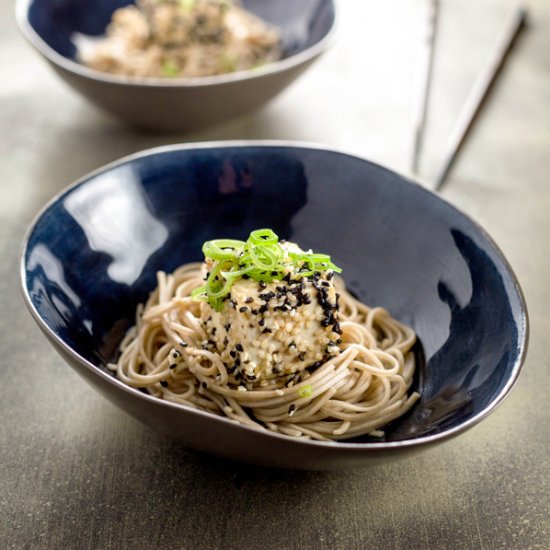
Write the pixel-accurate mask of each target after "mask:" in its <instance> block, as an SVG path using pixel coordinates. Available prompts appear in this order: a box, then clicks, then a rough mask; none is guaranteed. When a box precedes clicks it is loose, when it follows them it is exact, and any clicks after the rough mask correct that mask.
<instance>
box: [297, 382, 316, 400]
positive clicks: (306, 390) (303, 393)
mask: <svg viewBox="0 0 550 550" xmlns="http://www.w3.org/2000/svg"><path fill="white" fill-rule="evenodd" d="M312 393H313V386H312V385H311V384H306V385H305V386H303V387H302V388H300V389H299V390H298V396H299V397H309V396H310V395H311V394H312Z"/></svg>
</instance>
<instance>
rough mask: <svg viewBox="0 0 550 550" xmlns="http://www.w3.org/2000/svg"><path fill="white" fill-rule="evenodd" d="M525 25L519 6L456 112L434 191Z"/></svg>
mask: <svg viewBox="0 0 550 550" xmlns="http://www.w3.org/2000/svg"><path fill="white" fill-rule="evenodd" d="M526 22H527V9H526V7H525V6H524V5H523V4H520V5H519V6H518V7H517V8H516V10H515V11H514V14H513V17H512V18H511V20H510V21H509V22H508V23H507V25H506V28H505V30H504V32H503V33H502V37H501V39H500V40H499V42H498V45H497V48H496V49H495V52H494V54H493V56H492V57H491V58H490V60H489V63H488V64H487V65H486V66H485V67H484V68H483V69H482V71H481V73H480V74H479V75H478V77H477V79H476V81H475V83H474V85H473V87H472V89H471V91H470V94H469V95H468V98H467V100H466V103H465V104H464V107H463V108H462V111H461V112H460V115H459V117H458V121H457V123H456V125H455V127H454V129H453V131H452V133H451V137H450V139H449V142H448V144H447V148H446V150H445V154H444V156H443V161H442V163H441V165H440V168H439V171H438V172H437V174H436V177H435V180H434V189H435V190H436V191H439V190H440V189H441V187H442V186H443V184H444V183H445V181H446V179H447V176H448V175H449V172H450V171H451V168H452V167H453V164H454V163H455V161H456V159H457V157H458V154H459V152H460V150H461V149H462V146H463V145H464V142H465V141H466V137H467V136H468V134H469V132H470V130H471V129H472V127H473V125H474V123H475V121H476V119H477V116H478V114H479V112H480V111H481V108H482V107H483V104H484V103H485V100H486V99H487V97H488V96H489V92H490V91H491V88H492V86H493V84H494V83H495V81H496V79H497V77H498V75H499V74H500V72H501V69H502V67H503V66H504V63H505V61H506V59H507V58H508V54H509V53H510V51H511V50H512V47H513V45H514V43H515V41H516V38H517V37H518V36H519V34H520V33H521V31H522V30H523V28H524V27H525V24H526Z"/></svg>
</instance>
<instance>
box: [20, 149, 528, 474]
mask: <svg viewBox="0 0 550 550" xmlns="http://www.w3.org/2000/svg"><path fill="white" fill-rule="evenodd" d="M245 176H246V185H245V184H243V181H242V179H243V178H244V177H245ZM250 182H252V184H251V185H249V183H250ZM259 227H271V228H273V229H274V230H275V231H276V232H277V233H278V234H279V235H280V236H281V237H282V238H286V239H291V240H293V241H295V242H297V243H299V244H301V245H302V246H303V247H305V248H310V247H311V248H313V249H314V250H318V251H322V252H326V253H329V254H331V255H332V257H333V259H334V261H335V262H336V263H337V264H338V265H339V266H341V267H342V268H343V276H344V278H345V280H346V282H347V284H348V286H349V288H350V289H351V291H352V292H353V293H354V294H355V295H356V296H357V297H358V298H359V299H360V300H362V301H363V302H365V303H367V304H369V305H372V306H374V305H380V306H383V307H385V308H387V309H389V311H390V312H391V313H392V314H393V315H394V316H395V317H396V318H397V319H399V320H401V321H402V322H404V323H407V324H409V325H411V326H412V327H413V328H414V330H415V331H416V332H417V334H418V337H419V339H420V343H421V349H420V350H419V357H420V358H421V361H420V365H419V368H418V371H417V378H416V381H415V386H416V389H418V391H419V392H420V393H421V398H420V401H419V402H418V403H417V404H416V405H415V406H414V408H413V409H412V411H410V413H408V414H407V415H406V416H404V417H403V418H402V419H400V420H398V421H396V422H394V423H393V424H392V425H391V426H389V427H388V429H387V430H386V436H385V438H384V439H382V440H380V441H378V440H372V439H369V438H362V439H361V438H360V439H359V440H356V441H353V442H342V443H323V442H315V441H308V440H301V439H296V438H291V437H286V436H282V435H275V434H270V433H264V432H260V431H257V430H254V429H250V428H248V427H243V426H239V425H236V424H234V423H232V422H231V421H228V420H226V419H224V418H220V417H216V416H213V415H211V414H208V413H204V412H201V411H196V410H193V409H190V408H187V407H185V406H181V405H177V404H174V403H169V402H165V401H162V400H159V399H156V398H153V397H150V396H149V395H147V394H145V393H142V392H140V391H138V390H135V389H132V388H129V387H127V386H125V385H124V384H123V383H121V382H119V381H118V380H117V379H115V378H114V377H113V376H112V375H111V374H109V373H107V372H106V371H105V369H104V368H103V365H104V364H105V362H106V361H109V360H112V359H113V358H114V356H115V355H116V351H117V345H118V343H119V342H120V340H121V338H122V336H123V333H124V331H125V330H126V329H127V328H128V327H129V326H130V325H131V324H132V323H133V319H134V311H135V308H136V305H137V304H138V303H139V302H142V301H144V300H145V298H146V297H147V295H148V293H149V292H150V291H151V290H153V288H154V287H155V285H156V278H155V273H156V272H157V270H165V271H172V270H174V269H175V268H176V267H177V266H179V265H181V264H183V263H185V262H190V261H196V260H201V259H202V255H201V245H202V243H203V242H204V241H205V240H207V239H212V238H218V237H233V238H240V239H242V238H243V237H246V236H247V235H248V233H249V232H250V231H251V230H253V229H256V228H259ZM21 277H22V285H23V292H24V296H25V299H26V301H27V305H28V306H29V308H30V311H31V313H32V315H33V316H34V318H35V319H36V321H37V322H38V325H39V326H40V328H41V329H42V330H43V331H44V333H45V334H46V336H47V337H48V338H49V340H50V341H51V342H52V344H53V345H54V347H55V348H56V349H57V350H58V351H59V352H60V353H61V355H62V356H63V357H65V359H67V361H68V362H69V363H70V364H71V365H72V366H73V367H74V368H75V369H76V370H77V372H79V373H80V374H81V375H82V376H83V377H84V378H85V379H86V380H87V381H88V382H90V383H91V384H92V386H94V387H95V388H96V389H98V390H99V391H100V392H101V393H103V395H105V396H106V397H107V398H108V399H110V400H111V401H113V402H114V403H115V404H117V405H118V406H119V407H121V408H122V409H124V410H125V411H127V412H129V413H130V414H131V415H133V416H135V417H136V418H139V419H140V420H142V421H143V422H145V423H146V424H148V425H149V426H151V427H152V428H154V429H156V430H158V431H160V432H162V433H164V434H167V435H169V436H171V437H175V438H178V439H181V440H183V441H184V442H186V443H187V444H189V445H190V446H192V447H194V448H197V449H200V450H204V451H207V452H211V453H216V454H219V455H222V456H226V457H230V458H234V459H239V460H245V461H249V462H254V463H257V464H264V465H271V466H280V467H286V468H308V469H332V468H345V467H352V466H359V465H363V464H367V463H370V462H373V461H377V460H387V459H390V458H397V457H400V456H404V455H407V454H410V453H412V452H415V451H417V450H420V449H423V448H426V447H429V446H430V445H433V444H435V443H438V442H441V441H443V440H445V439H447V438H449V437H451V436H453V435H456V434H458V433H461V432H462V431H464V430H465V429H467V428H469V427H470V426H472V425H473V424H475V423H476V422H478V421H479V420H481V419H482V418H484V417H485V416H486V415H487V414H488V413H489V412H490V411H491V410H493V409H494V407H495V405H496V404H498V403H499V402H500V401H502V399H503V398H504V397H505V396H506V395H507V393H508V392H509V391H510V389H511V387H512V385H513V384H514V382H515V381H516V379H517V377H518V375H519V372H520V368H521V364H522V361H523V358H524V355H525V351H526V345H527V332H528V326H527V314H526V309H525V304H524V301H523V298H522V294H521V291H520V288H519V286H518V283H517V281H516V279H515V277H514V275H513V273H512V271H511V269H510V267H509V265H508V264H507V262H506V260H505V259H504V257H503V256H502V254H501V253H500V252H499V250H498V249H497V248H496V246H495V244H494V243H493V242H492V240H491V239H490V238H489V237H488V235H487V234H486V233H485V232H484V231H483V230H482V229H481V228H480V227H479V226H478V225H476V224H475V223H474V222H473V221H472V220H470V219H469V218H468V217H467V216H465V215H464V214H462V213H461V212H459V211H458V210H456V209H455V208H453V207H452V206H450V205H449V204H447V203H445V202H444V201H443V200H441V199H440V198H439V197H438V196H436V195H435V194H433V193H432V192H430V191H427V190H425V189H423V188H422V187H420V186H418V185H416V184H414V183H411V182H409V181H407V180H405V179H404V178H402V177H400V176H398V175H396V174H394V173H392V172H390V171H388V170H386V169H384V168H381V167H380V166H377V165H375V164H372V163H370V162H367V161H365V160H362V159H359V158H356V157H353V156H350V155H347V154H345V153H340V152H336V151H331V150H325V149H322V148H316V147H314V146H306V145H298V144H296V145H292V144H285V143H263V142H257V143H254V142H253V143H231V142H227V143H218V144H215V143H214V144H195V145H189V146H183V145H182V146H173V147H167V148H161V149H156V150H151V151H146V152H144V153H141V154H137V155H135V156H132V157H128V158H126V159H123V160H121V161H120V162H117V163H114V164H111V165H109V166H107V167H105V168H102V169H100V170H98V171H96V172H95V173H93V174H91V175H89V176H86V177H85V178H84V179H82V180H81V181H79V182H77V183H76V184H74V185H72V186H71V187H70V188H68V189H67V190H66V191H65V192H63V193H62V194H61V195H59V196H58V197H56V198H55V199H53V200H52V201H51V202H50V203H49V204H48V205H47V206H46V207H45V209H44V210H43V211H42V212H41V213H40V214H39V216H38V217H37V219H36V220H35V222H34V224H33V226H32V227H31V229H30V231H29V233H28V236H27V239H26V242H25V246H24V249H23V252H22V257H21Z"/></svg>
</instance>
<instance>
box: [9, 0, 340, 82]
mask: <svg viewBox="0 0 550 550" xmlns="http://www.w3.org/2000/svg"><path fill="white" fill-rule="evenodd" d="M34 1H35V0H15V20H16V23H17V26H18V27H19V30H20V31H21V33H22V34H23V36H24V37H25V38H26V39H27V40H28V41H29V42H30V43H31V45H32V46H34V47H35V48H36V50H37V51H38V52H39V53H41V54H42V55H43V56H44V57H45V58H46V59H47V60H48V61H50V62H52V63H54V64H55V65H57V66H59V67H61V68H62V69H64V70H66V71H68V72H70V73H73V74H76V75H78V76H81V77H83V78H87V79H89V80H95V81H99V82H104V83H106V84H115V85H118V86H126V87H142V88H202V87H208V86H215V85H219V84H231V83H235V82H244V81H248V80H255V79H257V78H260V77H264V76H271V75H275V74H279V73H284V72H286V71H288V70H291V69H293V68H297V67H299V66H301V65H304V64H305V63H307V62H308V61H313V60H314V59H315V58H316V57H318V56H319V55H321V54H322V53H324V52H325V51H326V50H327V49H328V48H330V47H331V46H332V45H334V43H335V41H336V38H337V35H338V28H339V14H338V9H337V4H338V1H335V0H329V1H330V2H331V3H332V6H333V9H334V20H333V22H332V25H331V27H330V29H329V30H328V32H327V34H326V35H325V36H324V37H323V38H322V39H321V40H319V41H318V42H316V43H315V44H312V45H311V46H309V47H308V48H306V49H305V50H302V51H300V52H298V53H295V54H293V55H290V56H288V57H285V58H283V59H280V60H278V61H273V62H270V63H267V64H266V65H264V66H261V67H258V68H255V69H246V70H241V71H235V72H232V73H224V74H219V75H213V76H199V77H160V76H159V77H153V76H149V77H138V76H125V75H115V74H111V73H106V72H102V71H98V70H96V69H91V68H89V67H87V66H86V65H83V64H82V63H78V62H77V61H73V60H72V59H70V58H68V57H65V56H64V55H61V54H60V53H58V52H56V51H55V50H54V49H53V48H52V47H50V46H49V45H48V44H47V43H46V42H45V41H44V39H43V38H42V37H41V36H40V35H39V34H38V33H37V32H36V31H35V30H34V28H33V27H32V25H31V24H30V22H29V19H28V13H29V8H30V5H31V3H32V2H34Z"/></svg>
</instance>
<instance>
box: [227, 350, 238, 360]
mask: <svg viewBox="0 0 550 550" xmlns="http://www.w3.org/2000/svg"><path fill="white" fill-rule="evenodd" d="M229 355H231V357H233V359H235V357H237V352H236V351H235V350H234V349H232V350H231V351H230V352H229Z"/></svg>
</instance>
